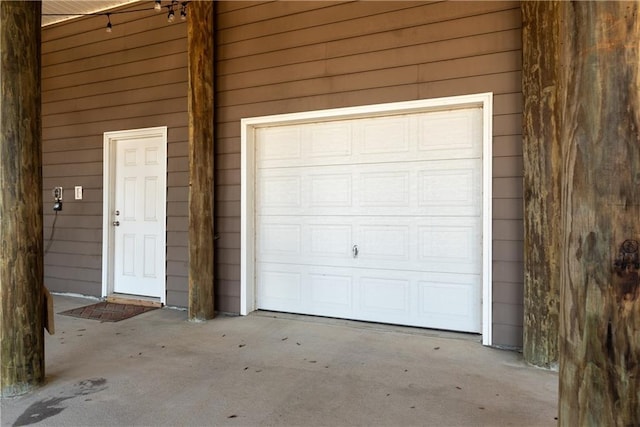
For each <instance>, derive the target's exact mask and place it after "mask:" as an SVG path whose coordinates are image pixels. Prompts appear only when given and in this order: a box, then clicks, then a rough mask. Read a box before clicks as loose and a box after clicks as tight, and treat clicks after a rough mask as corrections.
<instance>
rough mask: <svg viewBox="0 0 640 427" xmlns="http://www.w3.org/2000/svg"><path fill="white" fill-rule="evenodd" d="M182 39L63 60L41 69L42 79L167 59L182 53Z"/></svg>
mask: <svg viewBox="0 0 640 427" xmlns="http://www.w3.org/2000/svg"><path fill="white" fill-rule="evenodd" d="M184 53H185V50H184V41H183V40H173V41H170V42H167V43H164V44H157V45H153V46H151V47H149V48H145V47H140V48H138V49H131V50H127V51H124V52H117V53H114V54H112V55H110V56H98V57H95V58H90V59H85V60H76V61H74V62H65V63H63V64H59V65H54V66H50V67H45V68H43V69H42V78H43V79H53V78H55V77H64V76H69V75H71V76H73V75H76V74H78V73H77V70H83V73H82V74H86V72H89V71H91V72H92V73H91V74H95V75H96V76H100V75H103V74H104V73H103V71H104V70H109V69H111V68H115V67H118V66H120V67H122V66H126V65H129V64H134V65H135V64H139V63H141V62H144V61H151V60H154V59H156V60H157V59H169V58H171V56H173V55H176V54H178V55H179V54H184Z"/></svg>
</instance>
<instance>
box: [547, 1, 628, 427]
mask: <svg viewBox="0 0 640 427" xmlns="http://www.w3.org/2000/svg"><path fill="white" fill-rule="evenodd" d="M562 8H563V9H564V11H563V14H562V15H563V16H562V18H561V22H562V25H561V29H562V33H563V37H562V39H563V55H562V57H563V62H564V67H563V75H562V80H563V81H565V82H566V91H565V93H564V94H563V95H562V96H563V98H564V100H565V101H564V103H563V105H564V108H563V114H562V117H563V118H562V120H563V124H562V133H561V139H562V157H563V168H562V204H563V209H562V213H563V215H562V218H561V221H562V223H561V226H562V230H563V231H562V242H561V247H562V258H561V269H562V282H561V311H560V402H559V412H560V414H559V420H560V425H564V426H581V425H593V426H631V425H634V426H637V425H639V424H640V286H639V279H638V272H637V268H636V266H635V265H630V266H629V267H628V268H626V267H623V268H615V267H614V263H615V261H616V258H617V257H618V254H619V252H620V247H621V244H622V243H623V242H624V241H625V240H627V239H631V240H635V241H638V240H640V68H639V67H640V52H639V49H640V17H639V16H638V12H639V10H640V4H639V2H637V1H636V2H572V3H569V2H567V3H563V4H562ZM563 86H564V85H563ZM563 90H564V88H563ZM633 246H634V245H633V244H631V245H627V247H626V249H627V250H629V251H631V252H632V251H633ZM636 254H637V253H636ZM616 270H618V271H616Z"/></svg>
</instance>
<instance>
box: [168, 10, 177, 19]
mask: <svg viewBox="0 0 640 427" xmlns="http://www.w3.org/2000/svg"><path fill="white" fill-rule="evenodd" d="M174 19H176V15H175V14H174V13H173V9H171V10H170V11H169V14H168V15H167V21H169V22H173V20H174Z"/></svg>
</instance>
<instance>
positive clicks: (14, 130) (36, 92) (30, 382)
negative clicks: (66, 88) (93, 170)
mask: <svg viewBox="0 0 640 427" xmlns="http://www.w3.org/2000/svg"><path fill="white" fill-rule="evenodd" d="M40 6H41V5H40V2H39V1H38V2H30V1H25V2H22V1H2V2H0V58H1V59H0V83H1V91H2V93H1V97H0V343H1V347H2V351H1V352H0V365H1V368H0V394H1V396H2V397H8V396H14V395H18V394H22V393H26V392H28V391H29V390H30V389H32V388H33V387H34V386H37V385H38V384H40V383H42V381H43V380H44V325H43V280H44V279H43V261H42V247H43V237H42V169H41V164H42V158H41V150H42V147H41V144H42V142H41V141H42V136H41V132H42V126H41V106H40V105H41V94H40V16H41V8H40Z"/></svg>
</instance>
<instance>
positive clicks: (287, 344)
mask: <svg viewBox="0 0 640 427" xmlns="http://www.w3.org/2000/svg"><path fill="white" fill-rule="evenodd" d="M93 302H94V301H91V300H86V299H82V298H72V297H66V296H56V297H55V311H56V313H58V312H60V311H63V310H67V309H71V308H74V307H79V306H83V305H88V304H91V303H93ZM275 316H277V317H275ZM186 317H187V316H186V312H183V311H177V310H171V309H162V310H155V311H152V312H149V313H145V314H142V315H139V316H137V317H134V318H131V319H128V320H123V321H121V322H118V323H100V322H98V321H95V320H84V319H76V318H72V317H68V316H60V315H56V319H55V320H56V335H54V336H48V335H47V336H46V370H47V381H46V384H45V385H44V386H42V387H41V388H38V389H37V390H35V391H33V392H32V393H30V394H28V395H25V396H21V397H16V398H12V399H4V400H2V412H1V415H0V420H1V425H2V426H11V425H13V426H18V425H29V424H38V425H51V426H63V425H64V426H98V425H105V426H106V425H109V426H129V425H131V426H133V425H135V426H142V425H145V426H157V425H171V426H177V425H183V426H208V425H230V426H251V425H287V426H307V425H325V426H354V425H367V426H370V425H384V426H408V425H420V426H482V425H486V426H498V425H505V426H506V425H515V426H552V425H555V424H556V423H557V422H556V420H555V417H556V408H557V403H556V402H557V381H558V376H557V374H556V373H555V372H549V371H544V370H539V369H535V368H531V367H528V366H526V365H525V364H524V363H523V362H522V358H521V356H520V354H518V353H516V352H511V351H504V350H496V349H491V348H486V347H483V346H482V345H480V344H479V337H478V336H469V335H463V334H449V333H440V332H437V331H425V330H420V329H412V328H401V327H393V326H384V325H375V324H367V323H359V322H349V321H341V320H331V319H320V318H314V317H304V316H293V315H280V314H277V315H276V314H273V313H260V314H253V315H250V316H246V317H227V316H221V317H218V318H216V319H215V320H213V321H210V322H206V323H190V322H187V321H186Z"/></svg>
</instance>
